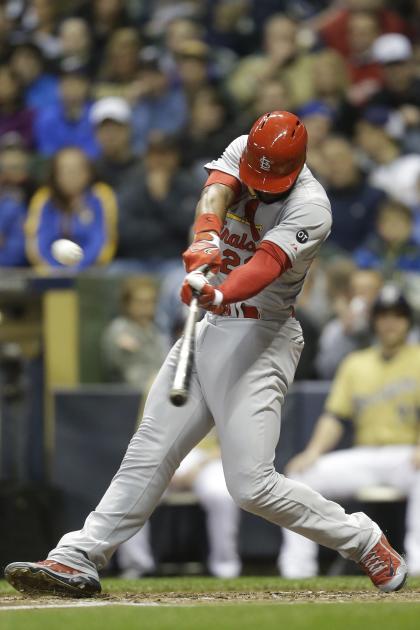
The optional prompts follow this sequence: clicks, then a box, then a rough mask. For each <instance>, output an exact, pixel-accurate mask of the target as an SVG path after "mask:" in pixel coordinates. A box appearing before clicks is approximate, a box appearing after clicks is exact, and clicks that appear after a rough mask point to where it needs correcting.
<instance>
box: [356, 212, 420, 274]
mask: <svg viewBox="0 0 420 630" xmlns="http://www.w3.org/2000/svg"><path fill="white" fill-rule="evenodd" d="M413 226H414V217H413V213H412V211H411V209H410V208H409V207H408V206H405V205H404V204H402V203H400V202H398V201H391V200H390V201H386V202H385V203H384V204H383V205H382V206H381V207H380V209H379V212H378V217H377V220H376V233H375V234H374V235H373V236H371V237H370V238H368V239H367V241H366V243H365V244H364V245H362V247H360V248H359V249H358V250H356V252H355V254H354V259H355V261H356V263H357V264H358V265H359V267H362V268H363V269H378V270H379V271H380V272H381V273H382V274H383V275H384V277H385V278H388V279H392V278H393V277H394V276H395V274H397V273H399V272H409V271H415V272H419V271H420V250H419V246H418V244H417V243H416V241H415V240H414V238H413Z"/></svg>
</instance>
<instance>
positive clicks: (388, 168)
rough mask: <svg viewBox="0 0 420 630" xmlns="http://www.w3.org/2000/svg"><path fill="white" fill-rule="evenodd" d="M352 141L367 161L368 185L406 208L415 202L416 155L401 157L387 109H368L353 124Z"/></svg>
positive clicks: (418, 158) (419, 169)
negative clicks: (353, 139)
mask: <svg viewBox="0 0 420 630" xmlns="http://www.w3.org/2000/svg"><path fill="white" fill-rule="evenodd" d="M355 130H356V133H355V142H356V144H357V145H358V146H359V148H360V149H361V150H362V151H363V152H364V155H365V157H366V158H367V160H368V162H367V166H368V168H369V170H370V173H369V183H370V184H371V185H372V186H375V187H376V188H379V189H380V190H383V191H384V192H385V193H386V194H387V195H388V196H389V197H392V198H394V199H397V200H398V201H401V203H405V204H407V205H409V206H412V205H414V204H416V202H417V194H418V193H417V180H418V178H419V176H420V155H417V154H415V153H411V154H408V155H403V154H402V152H401V147H400V144H399V142H398V141H397V140H396V139H395V137H394V133H393V130H392V118H391V113H390V111H389V110H388V109H384V108H383V107H375V106H372V107H368V108H367V109H366V110H365V111H364V112H363V116H362V118H361V120H360V121H359V122H358V123H357V124H356V128H355Z"/></svg>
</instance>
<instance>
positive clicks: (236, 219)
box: [205, 135, 332, 319]
mask: <svg viewBox="0 0 420 630" xmlns="http://www.w3.org/2000/svg"><path fill="white" fill-rule="evenodd" d="M247 139H248V136H246V135H244V136H240V137H239V138H236V140H234V141H233V142H231V144H230V145H229V146H228V147H227V149H226V150H225V151H224V153H223V155H222V156H221V157H220V158H218V159H217V160H213V161H212V162H209V163H208V164H206V165H205V168H206V169H207V170H208V171H211V170H218V171H222V172H224V173H228V174H229V175H233V176H234V177H236V178H237V179H238V180H240V176H239V161H240V158H241V155H242V153H243V151H244V149H245V146H246V143H247ZM252 217H253V218H252ZM252 223H253V224H254V226H255V227H254V226H253V225H252ZM331 223H332V217H331V206H330V202H329V200H328V197H327V195H326V192H325V190H324V188H323V187H322V186H321V184H320V183H319V182H318V181H317V180H316V179H315V178H314V176H313V175H312V173H311V171H310V170H309V169H308V167H307V166H304V167H303V169H302V171H301V173H300V175H299V177H298V179H297V181H296V184H295V186H294V187H293V189H292V191H291V192H290V194H289V195H287V196H286V197H285V198H284V199H281V200H280V201H277V202H275V203H271V204H266V203H263V202H261V201H258V199H255V198H254V197H251V195H250V194H249V191H248V189H247V188H246V187H245V186H243V187H242V191H241V195H240V198H239V199H238V200H237V201H236V202H235V203H234V204H233V205H232V206H231V207H230V208H229V210H228V212H227V215H226V220H225V223H224V226H223V229H222V231H221V234H220V237H221V245H220V248H221V252H222V266H221V269H220V274H218V276H217V278H216V280H217V283H218V284H219V283H221V282H223V280H224V279H225V278H226V276H227V274H229V273H230V272H231V271H232V270H233V269H234V268H235V267H238V266H239V265H242V264H244V263H246V262H247V261H248V260H249V259H250V258H252V256H253V255H254V253H255V251H256V249H257V247H258V245H259V244H260V243H261V242H262V241H263V240H264V241H270V242H272V243H274V244H275V245H278V246H279V247H281V249H282V250H283V251H284V252H285V253H286V254H287V256H288V257H289V259H290V262H291V265H292V266H291V268H290V269H288V270H287V271H286V272H285V273H283V274H282V275H281V276H280V277H279V278H278V279H277V280H275V281H274V282H272V283H271V284H270V285H269V286H268V287H267V288H265V289H264V290H263V291H261V292H260V293H258V295H256V296H255V297H253V298H251V299H249V300H247V302H246V304H247V305H251V306H255V307H257V308H258V310H259V312H260V314H261V317H262V318H264V319H277V318H282V317H283V316H285V315H289V314H290V312H291V309H292V306H293V304H294V302H295V300H296V297H297V296H298V294H299V293H300V290H301V289H302V285H303V282H304V280H305V276H306V273H307V271H308V269H309V266H310V264H311V262H312V260H313V259H314V257H315V256H316V254H317V252H318V250H319V248H320V246H321V244H322V243H323V241H325V239H326V238H327V237H328V235H329V233H330V230H331Z"/></svg>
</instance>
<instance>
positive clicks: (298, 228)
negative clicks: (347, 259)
mask: <svg viewBox="0 0 420 630" xmlns="http://www.w3.org/2000/svg"><path fill="white" fill-rule="evenodd" d="M331 223H332V219H331V212H330V209H329V208H328V207H327V206H323V205H318V204H314V203H312V204H307V205H305V206H302V207H301V208H297V209H295V210H294V211H289V212H287V213H286V214H285V217H284V218H283V219H282V220H281V221H280V223H278V224H277V225H276V226H275V227H274V228H272V229H271V230H269V231H268V232H267V233H266V234H265V236H264V240H263V242H264V241H269V242H271V243H274V244H275V245H277V246H278V247H280V248H281V249H282V250H283V251H284V252H285V253H286V254H287V256H288V257H289V259H290V262H291V264H292V265H293V263H294V262H295V261H296V260H298V259H305V258H307V259H308V260H310V259H311V258H313V256H314V255H315V253H316V252H317V250H318V249H319V247H320V246H321V244H322V243H323V242H324V241H325V240H326V239H327V238H328V235H329V234H330V231H331Z"/></svg>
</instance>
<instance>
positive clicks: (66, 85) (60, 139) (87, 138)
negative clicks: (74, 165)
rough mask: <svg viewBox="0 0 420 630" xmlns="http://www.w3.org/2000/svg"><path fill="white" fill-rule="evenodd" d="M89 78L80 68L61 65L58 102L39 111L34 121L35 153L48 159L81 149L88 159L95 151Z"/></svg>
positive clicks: (96, 148) (95, 143) (96, 147)
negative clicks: (59, 152)
mask: <svg viewBox="0 0 420 630" xmlns="http://www.w3.org/2000/svg"><path fill="white" fill-rule="evenodd" d="M90 109H91V104H90V101H89V78H88V76H87V74H86V69H85V68H83V67H81V66H72V65H70V66H68V65H66V64H64V66H63V67H62V69H61V76H60V84H59V101H58V102H57V103H56V104H55V105H50V106H49V107H45V108H43V109H42V110H40V111H39V112H38V114H37V116H36V119H35V143H36V148H37V150H38V151H39V152H40V153H41V154H42V155H43V156H45V157H50V156H52V155H54V153H56V151H59V150H60V149H63V148H64V147H68V146H76V147H79V148H80V149H82V150H83V151H84V152H85V153H86V154H87V155H88V156H89V157H90V158H95V157H97V156H98V154H99V147H98V144H97V142H96V140H95V134H94V130H93V126H92V123H91V121H90Z"/></svg>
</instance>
